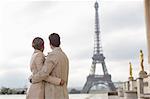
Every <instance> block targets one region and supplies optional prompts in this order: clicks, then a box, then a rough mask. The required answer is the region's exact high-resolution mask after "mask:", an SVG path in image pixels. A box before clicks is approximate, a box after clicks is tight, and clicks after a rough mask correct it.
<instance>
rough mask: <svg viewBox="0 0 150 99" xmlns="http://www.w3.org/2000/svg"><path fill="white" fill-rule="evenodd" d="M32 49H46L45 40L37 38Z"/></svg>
mask: <svg viewBox="0 0 150 99" xmlns="http://www.w3.org/2000/svg"><path fill="white" fill-rule="evenodd" d="M32 47H33V48H34V49H37V50H41V49H42V48H43V47H44V40H43V39H42V38H40V37H36V38H34V39H33V41H32Z"/></svg>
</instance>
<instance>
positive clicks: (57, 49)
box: [53, 47, 62, 51]
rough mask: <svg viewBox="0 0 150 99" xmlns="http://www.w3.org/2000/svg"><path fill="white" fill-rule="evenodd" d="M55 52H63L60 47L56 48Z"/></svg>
mask: <svg viewBox="0 0 150 99" xmlns="http://www.w3.org/2000/svg"><path fill="white" fill-rule="evenodd" d="M53 51H62V50H61V48H60V47H55V48H54V49H53Z"/></svg>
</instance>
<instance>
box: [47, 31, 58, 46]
mask: <svg viewBox="0 0 150 99" xmlns="http://www.w3.org/2000/svg"><path fill="white" fill-rule="evenodd" d="M49 41H50V44H51V45H53V46H54V47H59V45H60V37H59V35H58V34H57V33H52V34H51V35H50V36H49Z"/></svg>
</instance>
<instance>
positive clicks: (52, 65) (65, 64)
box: [32, 47, 69, 99]
mask: <svg viewBox="0 0 150 99" xmlns="http://www.w3.org/2000/svg"><path fill="white" fill-rule="evenodd" d="M68 72H69V61H68V58H67V56H66V55H65V53H64V52H63V51H62V50H61V48H60V47H56V48H54V49H53V51H52V52H50V53H49V54H48V56H47V59H46V61H45V63H44V66H43V67H42V70H40V72H38V73H36V74H35V75H33V77H32V81H33V82H38V81H42V80H43V79H45V78H47V77H48V76H49V75H52V76H54V77H58V78H61V79H63V80H64V81H65V82H66V83H65V84H64V85H63V86H56V85H53V84H51V83H45V99H69V96H68V91H67V83H68Z"/></svg>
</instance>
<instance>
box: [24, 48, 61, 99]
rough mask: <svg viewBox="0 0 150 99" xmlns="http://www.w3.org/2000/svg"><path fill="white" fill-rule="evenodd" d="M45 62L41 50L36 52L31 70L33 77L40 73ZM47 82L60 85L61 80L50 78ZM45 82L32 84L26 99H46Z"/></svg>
mask: <svg viewBox="0 0 150 99" xmlns="http://www.w3.org/2000/svg"><path fill="white" fill-rule="evenodd" d="M44 61H45V56H44V54H43V53H42V52H41V51H39V50H35V51H34V53H33V55H32V58H31V62H30V69H31V72H32V75H35V74H36V73H37V72H38V71H40V70H41V68H42V67H43V65H44ZM45 81H47V82H50V83H52V84H54V85H59V84H60V81H61V79H59V78H56V77H52V76H49V77H48V78H47V79H45ZM45 81H40V82H38V83H35V84H31V86H30V88H29V89H28V92H27V96H26V99H45V98H44V97H45V93H44V90H45Z"/></svg>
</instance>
